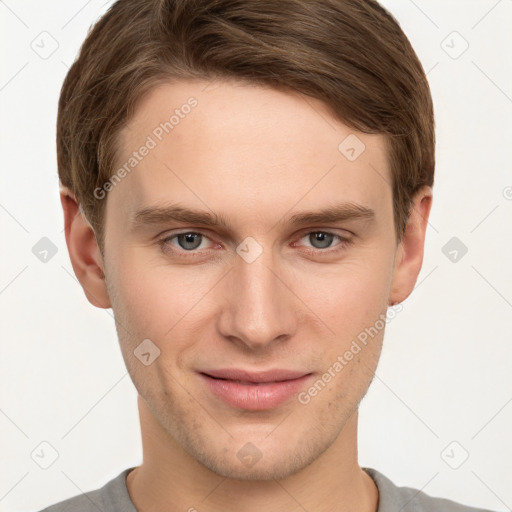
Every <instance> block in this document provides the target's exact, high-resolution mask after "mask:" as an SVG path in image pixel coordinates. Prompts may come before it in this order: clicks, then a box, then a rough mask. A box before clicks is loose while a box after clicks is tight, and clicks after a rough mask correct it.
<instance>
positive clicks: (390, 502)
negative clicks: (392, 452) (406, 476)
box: [363, 468, 491, 512]
mask: <svg viewBox="0 0 512 512" xmlns="http://www.w3.org/2000/svg"><path fill="white" fill-rule="evenodd" d="M363 469H364V471H366V473H368V474H369V475H370V476H371V477H372V479H373V481H374V482H375V484H376V486H377V488H378V489H379V506H378V510H377V512H399V511H400V512H491V511H490V510H487V509H482V508H475V507H470V506H467V505H463V504H462V503H457V502H455V501H452V500H448V499H445V498H435V497H433V496H429V495H428V494H426V493H424V492H423V491H419V490H418V489H413V488H411V487H398V486H396V485H395V484H394V483H393V482H392V481H391V480H390V479H389V478H387V477H386V476H384V475H383V474H382V473H380V472H379V471H377V470H375V469H372V468H363Z"/></svg>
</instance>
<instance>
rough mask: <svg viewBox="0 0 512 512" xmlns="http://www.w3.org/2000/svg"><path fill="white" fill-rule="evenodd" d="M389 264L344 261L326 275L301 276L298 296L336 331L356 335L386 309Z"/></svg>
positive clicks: (339, 334)
mask: <svg viewBox="0 0 512 512" xmlns="http://www.w3.org/2000/svg"><path fill="white" fill-rule="evenodd" d="M390 283H391V264H389V265H388V264H387V263H385V262H382V261H379V260H373V261H372V263H371V264H364V262H361V261H360V262H357V263H356V262H343V263H340V265H339V266H337V267H336V268H333V269H332V270H330V271H329V272H320V271H318V272H310V273H303V275H302V277H301V279H300V289H299V290H297V294H298V295H299V296H300V297H301V298H302V300H303V301H304V303H305V304H306V305H307V306H308V307H309V308H310V309H311V310H312V311H313V312H314V313H316V314H317V315H318V317H319V318H320V319H321V320H323V321H324V322H325V324H327V326H329V327H330V328H331V330H332V331H334V332H335V336H336V338H337V339H345V340H346V339H347V338H350V337H353V336H356V335H357V334H358V332H359V331H360V330H361V329H364V328H365V327H368V326H369V325H372V324H373V323H374V322H375V321H376V320H377V318H379V315H380V314H381V313H382V312H383V311H385V310H386V308H387V299H388V293H389V287H390Z"/></svg>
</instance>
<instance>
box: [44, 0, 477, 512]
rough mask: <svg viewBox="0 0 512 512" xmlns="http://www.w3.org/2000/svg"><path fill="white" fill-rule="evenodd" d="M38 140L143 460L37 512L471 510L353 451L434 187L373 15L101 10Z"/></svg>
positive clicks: (370, 8) (420, 113)
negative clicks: (117, 366) (49, 150)
mask: <svg viewBox="0 0 512 512" xmlns="http://www.w3.org/2000/svg"><path fill="white" fill-rule="evenodd" d="M57 149H58V166H59V176H60V179H61V183H62V190H61V198H62V206H63V210H64V217H65V233H66V242H67V245H68V249H69V254H70V258H71V262H72V264H73V269H74V272H75V274H76V276H77V278H78V279H79V281H80V283H81V285H82V287H83V289H84V292H85V294H86V296H87V298H88V300H89V301H90V302H91V303H92V304H93V305H95V306H97V307H100V308H112V309H113V312H114V316H115V321H116V328H117V332H118V336H119V342H120V345H121V350H122V353H123V358H124V360H125V363H126V366H127V369H128V371H129V373H130V376H131V378H132V380H133V382H134V384H135V386H136V388H137V391H138V393H139V396H138V407H139V413H140V421H141V430H142V443H143V463H142V465H141V466H139V467H136V468H128V469H126V470H125V471H123V472H122V473H121V474H120V475H119V476H118V477H117V478H115V479H114V480H112V481H111V482H109V483H107V484H106V485H105V486H104V487H103V488H102V489H99V490H97V491H94V492H91V493H88V495H81V496H77V497H75V498H71V499H70V500H66V501H64V502H62V503H60V504H57V505H54V506H52V507H49V508H47V509H46V510H47V511H49V512H58V511H78V510H80V511H82V512H83V511H89V510H91V511H92V510H98V509H99V510H102V511H116V512H117V511H119V512H121V511H124V512H126V511H135V510H136V511H138V512H148V511H157V510H158V511H159V510H169V511H175V510H176V511H178V510H188V511H195V510H199V511H202V510H205V511H206V510H207V511H210V512H218V511H222V512H230V511H234V510H237V511H240V510H243V511H256V510H257V511H260V510H262V509H263V510H269V511H276V512H277V511H295V510H308V511H313V510H314V511H316V512H324V511H325V512H326V511H336V512H348V511H352V510H358V511H360V512H375V511H378V512H392V511H393V512H398V511H399V510H404V511H412V510H415V511H434V510H435V511H438V510H443V511H448V512H450V511H453V512H455V511H457V512H462V511H471V510H473V511H474V510H476V509H473V508H470V507H466V506H463V505H460V504H456V503H454V502H452V501H449V500H444V499H439V498H432V497H429V496H427V495H426V494H424V493H422V492H419V491H417V490H414V489H409V488H398V487H396V486H395V485H394V484H393V483H392V482H391V481H390V480H389V479H388V478H386V477H385V476H384V475H383V474H381V473H380V472H378V471H377V470H375V469H371V468H361V467H360V466H359V464H358V459H357V420H358V405H359V403H360V401H361V399H362V398H363V396H364V395H365V393H366V391H367V389H368V387H369V385H370V383H371V381H372V378H373V375H374V371H375V369H376V366H377V362H378V359H379V355H380V351H381V347H382V340H383V335H384V327H385V323H386V318H387V316H386V315H387V311H388V307H390V306H394V305H396V304H400V303H401V302H402V301H403V300H404V299H406V298H407V297H408V295H409V294H410V293H411V291H412V289H413V288H414V285H415V282H416V279H417V276H418V273H419V271H420V268H421V264H422V258H423V247H424V240H425V230H426V225H427V220H428V217H429V213H430V208H431V203H432V185H433V176H434V151H435V137H434V119H433V107H432V101H431V96H430V91H429V87H428V83H427V81H426V77H425V74H424V71H423V69H422V67H421V64H420V63H419V61H418V58H417V56H416V55H415V53H414V51H413V49H412V48H411V46H410V44H409V42H408V40H407V38H406V36H405V35H404V34H403V32H402V31H401V29H400V27H399V26H398V24H397V22H396V21H395V20H394V18H393V17H392V16H391V15H390V14H389V13H388V12H387V11H385V10H384V9H383V8H382V7H381V6H380V5H379V4H378V3H376V2H374V1H372V0H314V1H311V0H310V1H305V0H273V1H270V0H265V1H244V2H237V1H234V0H195V1H192V0H180V1H177V0H174V1H171V0H163V1H156V0H155V1H149V0H121V1H118V2H117V3H115V4H114V5H113V6H112V7H111V8H110V9H109V11H108V12H107V13H106V14H105V15H104V16H103V17H102V18H101V19H100V20H99V21H98V22H97V24H96V25H95V27H94V29H93V30H92V31H91V32H90V34H89V35H88V36H87V39H86V41H85V42H84V44H83V46H82V48H81V51H80V55H79V57H78V59H77V61H76V62H75V63H74V64H73V66H72V67H71V69H70V71H69V73H68V75H67V77H66V80H65V82H64V85H63V89H62V93H61V98H60V102H59V114H58V123H57ZM371 329H373V331H371V332H372V333H373V334H372V337H371V338H368V337H367V338H364V336H361V333H364V332H368V331H369V330H371Z"/></svg>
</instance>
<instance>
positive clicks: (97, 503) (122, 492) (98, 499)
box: [40, 468, 137, 512]
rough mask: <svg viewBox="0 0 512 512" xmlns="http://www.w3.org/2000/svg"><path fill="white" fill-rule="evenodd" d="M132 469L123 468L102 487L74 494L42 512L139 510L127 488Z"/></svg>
mask: <svg viewBox="0 0 512 512" xmlns="http://www.w3.org/2000/svg"><path fill="white" fill-rule="evenodd" d="M132 469H133V468H128V469H125V470H123V471H122V472H121V473H120V474H119V475H117V476H116V477H115V478H113V479H112V480H110V481H108V482H107V483H106V484H105V485H104V486H103V487H101V488H100V489H96V490H93V491H88V492H85V493H82V494H80V495H78V496H73V497H72V498H68V499H66V500H64V501H60V502H59V503H55V504H54V505H50V506H49V507H46V508H45V509H43V510H41V511H40V512H98V510H101V511H102V512H118V511H119V512H137V511H136V509H135V506H134V505H133V503H132V501H131V499H130V495H129V494H128V490H127V488H126V475H127V474H128V473H129V472H130V471H131V470H132Z"/></svg>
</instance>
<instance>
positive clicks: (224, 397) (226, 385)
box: [199, 369, 313, 411]
mask: <svg viewBox="0 0 512 512" xmlns="http://www.w3.org/2000/svg"><path fill="white" fill-rule="evenodd" d="M312 375H313V374H312V373H306V372H303V371H295V370H280V369H278V370H267V371H262V372H248V371H245V370H238V369H224V370H207V371H202V372H199V376H200V377H201V379H202V380H203V382H204V383H205V385H206V387H207V389H208V390H209V391H210V393H211V394H212V395H213V396H214V397H215V398H216V399H220V400H221V401H223V402H224V403H226V404H227V405H229V406H231V407H233V408H236V409H244V410H247V411H264V410H268V409H273V408H276V407H277V406H279V405H280V404H282V403H284V402H286V401H287V400H289V399H290V398H291V397H292V396H296V395H297V394H298V393H299V391H300V390H301V388H303V387H304V385H305V384H306V382H307V381H308V380H309V379H310V378H311V377H312Z"/></svg>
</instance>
